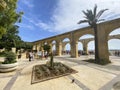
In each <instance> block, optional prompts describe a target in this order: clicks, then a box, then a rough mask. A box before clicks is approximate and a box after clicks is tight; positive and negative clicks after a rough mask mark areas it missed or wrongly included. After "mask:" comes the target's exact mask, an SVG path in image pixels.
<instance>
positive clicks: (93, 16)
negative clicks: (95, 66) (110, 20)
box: [78, 5, 108, 63]
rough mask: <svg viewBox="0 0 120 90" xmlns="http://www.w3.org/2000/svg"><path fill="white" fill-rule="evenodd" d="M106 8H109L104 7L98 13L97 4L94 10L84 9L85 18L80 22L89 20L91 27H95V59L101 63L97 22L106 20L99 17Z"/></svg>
mask: <svg viewBox="0 0 120 90" xmlns="http://www.w3.org/2000/svg"><path fill="white" fill-rule="evenodd" d="M106 10H108V9H102V10H100V11H99V12H98V13H97V5H95V7H94V10H93V11H92V10H86V11H83V13H84V15H85V17H84V18H85V20H80V21H79V22H78V24H81V23H86V22H87V23H88V24H89V25H90V26H91V28H93V30H94V35H95V61H96V62H97V63H99V60H100V57H99V53H98V48H97V47H98V38H97V35H98V32H97V22H99V21H102V20H104V19H99V18H100V16H101V15H102V14H103V13H104V12H105V11H106Z"/></svg>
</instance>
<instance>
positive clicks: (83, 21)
mask: <svg viewBox="0 0 120 90" xmlns="http://www.w3.org/2000/svg"><path fill="white" fill-rule="evenodd" d="M86 22H88V20H80V21H79V22H78V23H77V24H81V23H86Z"/></svg>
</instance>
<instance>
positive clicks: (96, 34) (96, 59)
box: [93, 24, 99, 62]
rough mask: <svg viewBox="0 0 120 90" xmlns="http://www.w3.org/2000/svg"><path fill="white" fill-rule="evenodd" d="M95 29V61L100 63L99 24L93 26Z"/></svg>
mask: <svg viewBox="0 0 120 90" xmlns="http://www.w3.org/2000/svg"><path fill="white" fill-rule="evenodd" d="M93 28H94V35H95V37H94V39H95V61H96V62H99V52H98V37H97V36H98V31H97V24H95V25H94V26H93Z"/></svg>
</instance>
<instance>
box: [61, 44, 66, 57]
mask: <svg viewBox="0 0 120 90" xmlns="http://www.w3.org/2000/svg"><path fill="white" fill-rule="evenodd" d="M65 46H66V44H65V43H64V42H63V43H62V55H64V54H65V53H64V51H65Z"/></svg>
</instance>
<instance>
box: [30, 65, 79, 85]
mask: <svg viewBox="0 0 120 90" xmlns="http://www.w3.org/2000/svg"><path fill="white" fill-rule="evenodd" d="M73 73H77V71H75V70H73V69H72V68H70V67H68V66H66V65H64V64H62V63H54V67H53V68H51V67H50V66H47V65H46V64H42V65H36V66H34V67H33V70H32V80H31V84H34V83H37V82H42V81H46V80H50V79H54V78H58V77H62V76H66V75H69V74H73Z"/></svg>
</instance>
